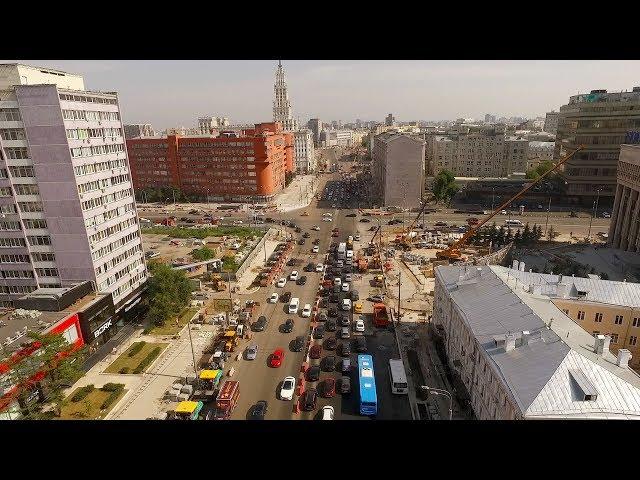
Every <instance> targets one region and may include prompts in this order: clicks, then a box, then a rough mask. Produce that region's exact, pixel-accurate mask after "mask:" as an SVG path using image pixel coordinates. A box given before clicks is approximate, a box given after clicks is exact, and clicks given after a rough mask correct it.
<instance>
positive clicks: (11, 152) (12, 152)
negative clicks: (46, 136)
mask: <svg viewBox="0 0 640 480" xmlns="http://www.w3.org/2000/svg"><path fill="white" fill-rule="evenodd" d="M4 151H5V152H6V154H7V158H10V159H12V160H23V159H25V158H29V151H28V150H27V149H26V148H25V147H13V148H5V149H4Z"/></svg>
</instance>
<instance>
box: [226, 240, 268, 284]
mask: <svg viewBox="0 0 640 480" xmlns="http://www.w3.org/2000/svg"><path fill="white" fill-rule="evenodd" d="M277 233H278V230H276V229H275V228H270V229H269V230H267V231H266V232H265V234H264V235H263V236H262V238H261V239H260V241H259V242H258V243H256V245H255V247H253V250H251V251H250V252H249V254H248V255H247V256H246V257H245V258H244V260H243V261H242V263H241V264H240V266H239V267H238V270H236V273H234V274H231V279H232V280H234V281H237V280H238V278H240V277H241V276H242V275H243V274H244V272H246V271H247V269H248V268H249V265H251V262H252V261H253V260H254V259H255V258H256V257H257V256H258V254H259V253H260V252H262V251H263V250H264V248H265V245H264V244H265V242H266V241H267V238H275V236H276V234H277Z"/></svg>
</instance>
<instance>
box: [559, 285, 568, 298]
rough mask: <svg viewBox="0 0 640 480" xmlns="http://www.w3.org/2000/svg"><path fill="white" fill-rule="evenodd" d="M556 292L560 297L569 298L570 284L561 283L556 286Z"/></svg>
mask: <svg viewBox="0 0 640 480" xmlns="http://www.w3.org/2000/svg"><path fill="white" fill-rule="evenodd" d="M556 294H557V295H558V297H560V298H569V285H567V284H566V283H559V284H558V286H557V287H556Z"/></svg>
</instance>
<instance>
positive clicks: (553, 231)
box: [547, 225, 557, 241]
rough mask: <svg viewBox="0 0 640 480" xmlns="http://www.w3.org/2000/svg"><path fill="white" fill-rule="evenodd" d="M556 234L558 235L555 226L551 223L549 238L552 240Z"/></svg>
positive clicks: (548, 232)
mask: <svg viewBox="0 0 640 480" xmlns="http://www.w3.org/2000/svg"><path fill="white" fill-rule="evenodd" d="M556 236H557V233H556V231H555V229H554V228H553V225H550V226H549V230H547V240H549V241H552V240H553V239H554V238H556Z"/></svg>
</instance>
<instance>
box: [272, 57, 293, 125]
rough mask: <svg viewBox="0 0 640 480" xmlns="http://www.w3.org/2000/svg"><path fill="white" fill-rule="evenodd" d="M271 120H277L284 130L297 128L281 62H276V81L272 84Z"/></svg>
mask: <svg viewBox="0 0 640 480" xmlns="http://www.w3.org/2000/svg"><path fill="white" fill-rule="evenodd" d="M273 93H274V96H275V98H274V100H273V121H274V122H279V123H280V124H281V125H282V128H283V129H284V131H286V132H295V131H296V130H298V121H297V120H296V119H295V118H293V109H292V108H291V102H290V101H289V93H288V92H287V82H286V79H285V75H284V69H283V68H282V62H278V69H277V70H276V83H275V84H274V86H273Z"/></svg>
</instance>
